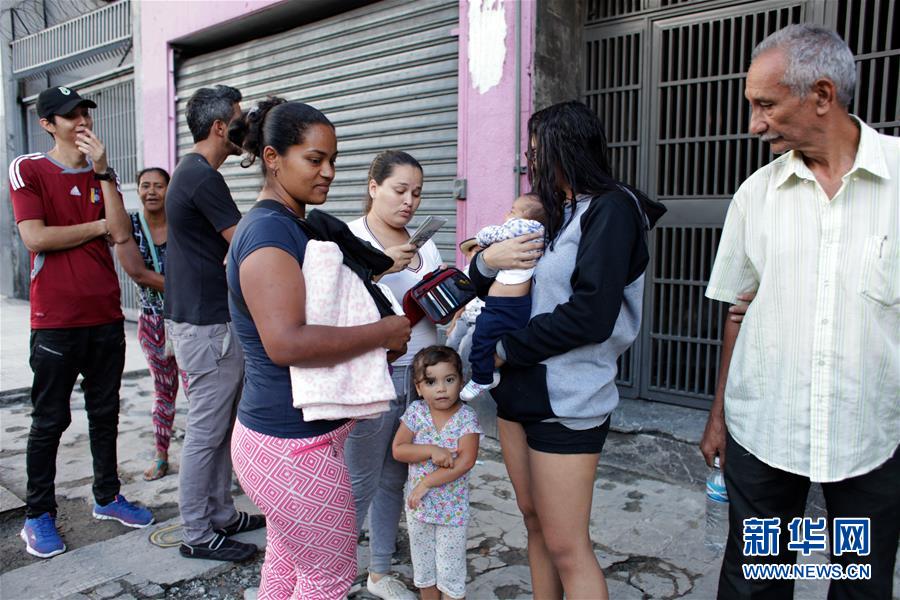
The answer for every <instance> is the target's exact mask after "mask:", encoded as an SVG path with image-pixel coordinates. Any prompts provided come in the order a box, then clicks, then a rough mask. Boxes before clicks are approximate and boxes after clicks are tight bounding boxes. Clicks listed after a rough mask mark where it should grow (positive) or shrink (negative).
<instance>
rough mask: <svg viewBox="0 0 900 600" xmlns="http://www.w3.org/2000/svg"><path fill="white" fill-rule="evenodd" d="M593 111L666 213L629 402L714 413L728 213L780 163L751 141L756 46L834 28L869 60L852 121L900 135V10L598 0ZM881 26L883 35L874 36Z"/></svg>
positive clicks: (778, 0)
mask: <svg viewBox="0 0 900 600" xmlns="http://www.w3.org/2000/svg"><path fill="white" fill-rule="evenodd" d="M588 11H589V13H588V22H587V26H586V29H585V42H586V61H585V73H584V78H583V84H584V98H585V101H586V102H587V103H588V104H589V106H591V107H592V108H593V109H594V110H595V111H596V112H597V114H598V115H599V116H600V117H601V119H602V120H603V122H604V124H605V126H606V128H607V132H608V134H609V138H610V149H611V154H612V159H613V166H614V168H615V169H616V171H617V175H618V176H619V177H621V178H622V179H623V180H625V181H627V182H629V183H632V184H635V185H637V186H638V187H640V188H641V189H643V190H645V191H646V192H647V193H648V194H649V195H650V196H651V197H653V198H655V199H658V200H661V201H663V202H664V203H665V204H666V205H667V207H668V208H669V213H668V214H667V215H666V217H665V219H664V220H663V221H662V222H661V224H660V225H659V226H658V227H657V228H656V229H655V230H654V232H653V236H652V239H651V262H650V266H649V267H648V271H647V289H646V296H645V300H644V319H643V321H644V322H643V330H642V333H641V336H640V338H639V340H638V342H637V343H636V344H635V346H634V347H633V348H632V350H631V351H629V353H627V354H626V355H625V356H623V357H622V359H621V360H620V365H619V366H620V371H619V380H618V382H619V385H620V389H621V390H622V394H623V395H624V396H632V397H634V396H639V397H642V398H647V399H651V400H658V401H664V402H671V403H677V404H683V405H688V406H695V407H701V408H706V407H708V406H709V403H710V402H711V400H712V397H713V394H714V391H715V382H716V377H717V372H718V364H719V358H720V351H721V339H722V325H723V323H724V317H725V309H726V307H725V306H724V305H723V304H721V303H718V302H711V301H709V300H707V299H706V298H705V297H704V291H705V289H706V285H707V283H708V278H709V274H710V272H711V270H712V263H713V260H714V258H715V253H716V249H717V247H718V242H719V237H720V235H721V231H722V223H723V222H724V219H725V212H726V211H727V208H728V203H729V201H730V198H731V196H732V195H733V194H734V192H735V190H736V189H737V188H738V186H739V185H740V183H741V182H742V181H743V180H744V179H746V178H747V177H748V176H749V175H750V174H751V173H753V172H754V171H755V170H756V169H758V168H759V167H761V166H762V165H764V164H765V163H767V162H769V161H771V160H772V158H773V156H772V154H771V153H770V151H769V149H768V146H766V145H765V144H761V143H760V142H759V141H758V140H757V139H756V138H755V137H754V136H752V135H750V134H749V132H748V127H749V116H750V115H749V105H748V103H747V101H746V100H745V99H744V97H743V93H744V80H745V77H746V71H747V68H748V66H749V63H750V55H751V52H752V50H753V47H754V46H755V45H756V44H757V43H758V42H760V41H762V39H763V38H765V37H766V36H767V35H769V34H770V33H772V32H774V31H776V30H778V29H780V28H782V27H784V26H786V25H788V24H790V23H799V22H812V23H820V24H824V25H825V26H827V27H831V28H833V29H835V30H836V31H837V32H838V33H839V34H840V35H841V36H842V37H843V38H844V39H845V40H846V41H847V43H848V44H849V45H850V48H851V49H852V50H853V52H854V55H855V56H856V59H857V65H858V68H859V70H858V82H857V91H856V95H855V98H854V103H853V105H852V106H851V110H852V112H854V113H855V114H857V115H859V116H860V117H861V118H862V119H863V120H864V121H866V122H868V123H869V124H871V125H872V126H873V127H875V128H876V129H879V130H881V131H883V132H884V133H887V134H890V135H898V134H900V121H898V119H900V100H898V92H897V90H898V87H900V82H898V73H900V9H898V7H897V6H896V3H895V2H894V1H892V0H866V1H858V0H828V1H825V2H821V1H818V0H810V1H807V0H795V1H786V0H767V1H756V2H751V1H746V2H741V3H736V2H723V1H716V0H682V1H680V2H679V1H677V0H590V2H589V6H588ZM876 24H877V26H876Z"/></svg>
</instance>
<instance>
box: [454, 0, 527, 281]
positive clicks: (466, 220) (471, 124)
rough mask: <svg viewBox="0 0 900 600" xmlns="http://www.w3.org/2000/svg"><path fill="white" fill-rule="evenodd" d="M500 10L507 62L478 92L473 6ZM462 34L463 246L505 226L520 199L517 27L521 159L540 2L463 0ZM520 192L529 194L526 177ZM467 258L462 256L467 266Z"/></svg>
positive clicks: (459, 216) (460, 222)
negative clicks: (497, 226)
mask: <svg viewBox="0 0 900 600" xmlns="http://www.w3.org/2000/svg"><path fill="white" fill-rule="evenodd" d="M517 1H520V2H521V24H517V22H516V6H515V4H516V2H517ZM472 2H478V3H482V6H483V7H484V6H486V7H488V8H491V7H492V8H496V7H497V6H499V5H503V9H504V11H505V17H506V26H507V27H506V32H507V33H506V44H505V45H506V56H505V60H504V63H503V71H502V77H501V79H500V81H499V83H497V85H496V86H494V87H491V88H490V89H488V90H486V91H484V92H483V93H482V91H480V90H479V89H476V86H475V82H474V81H473V77H472V74H471V73H470V66H469V50H470V49H469V42H470V31H472V30H471V29H470V28H471V27H472V26H473V25H474V24H471V23H469V9H470V6H469V4H470V3H472ZM459 12H460V30H459V33H460V35H459V124H458V142H457V147H458V159H457V177H460V178H465V179H466V180H467V187H468V190H467V198H466V199H465V200H462V201H459V202H457V229H456V231H457V234H456V235H457V244H458V243H459V242H461V241H462V240H464V239H467V238H470V237H472V236H474V235H475V233H477V232H478V230H479V229H481V228H482V227H484V226H485V225H491V224H496V223H500V222H502V220H503V216H504V214H505V213H506V211H507V210H509V205H510V204H511V203H512V201H513V199H514V194H515V178H516V177H517V175H516V174H515V172H514V168H515V166H516V164H522V165H524V164H525V160H524V158H520V159H519V162H518V163H517V162H516V156H515V151H516V145H515V138H516V118H517V115H516V114H515V106H516V27H521V36H522V37H521V51H520V57H519V61H518V67H519V70H520V72H521V89H520V90H519V92H520V94H521V96H520V98H521V100H520V102H521V104H520V112H519V115H518V119H519V122H520V123H521V129H520V135H521V145H520V149H519V152H520V156H521V152H524V151H525V149H526V148H527V146H526V141H527V136H528V129H527V122H528V117H529V116H530V115H531V111H532V92H531V90H532V65H533V56H534V21H535V1H534V0H460V3H459ZM520 189H521V190H522V191H526V190H528V189H529V188H528V182H527V178H526V177H525V176H521V177H520ZM461 260H462V256H461V255H459V254H458V255H457V263H458V264H461Z"/></svg>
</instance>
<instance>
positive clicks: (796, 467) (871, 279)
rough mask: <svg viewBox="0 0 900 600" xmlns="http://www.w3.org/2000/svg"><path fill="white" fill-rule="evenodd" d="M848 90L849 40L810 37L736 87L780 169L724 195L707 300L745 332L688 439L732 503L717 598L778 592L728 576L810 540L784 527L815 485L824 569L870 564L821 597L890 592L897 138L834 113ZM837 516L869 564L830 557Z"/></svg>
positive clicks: (783, 47) (899, 317)
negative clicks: (696, 441)
mask: <svg viewBox="0 0 900 600" xmlns="http://www.w3.org/2000/svg"><path fill="white" fill-rule="evenodd" d="M855 79H856V70H855V64H854V59H853V55H852V53H851V52H850V49H849V48H848V47H847V45H846V44H845V43H844V42H843V41H842V40H841V39H840V38H839V37H838V36H837V35H836V34H835V33H834V32H832V31H828V30H825V29H822V28H819V27H813V26H808V25H792V26H790V27H787V28H785V29H782V30H780V31H778V32H776V33H774V34H772V35H771V36H769V37H768V38H766V39H765V40H763V42H761V43H760V44H759V46H757V48H756V49H755V50H754V53H753V60H752V63H751V65H750V70H749V72H748V74H747V83H746V91H745V95H746V97H747V99H748V100H749V102H750V105H751V119H750V131H751V133H753V134H754V135H757V136H759V137H760V139H761V140H762V141H765V142H768V143H769V144H771V147H772V150H773V151H774V152H775V153H776V154H781V156H779V157H778V158H777V159H776V160H774V161H772V162H771V163H769V164H768V165H766V166H764V167H763V168H761V169H760V170H758V171H757V172H756V173H754V174H753V175H751V176H750V178H748V179H747V180H746V181H745V182H744V183H743V185H741V187H740V189H738V191H737V193H736V194H735V196H734V199H733V201H732V203H731V206H730V207H729V210H728V216H727V217H726V220H725V227H724V231H723V233H722V241H721V244H720V246H719V250H718V255H717V256H716V262H715V265H714V267H713V272H712V275H711V277H710V282H709V287H708V288H707V291H706V295H707V296H708V297H710V298H713V299H715V300H720V301H722V302H728V303H731V304H735V303H736V302H737V301H738V295H739V294H741V293H745V292H753V291H756V292H757V295H756V298H755V300H754V301H753V303H752V305H751V306H750V308H749V310H748V311H747V314H746V317H745V318H744V321H743V323H741V324H738V323H735V322H733V321H729V322H728V323H727V324H726V328H725V339H724V348H723V352H722V363H721V366H720V372H719V385H718V387H717V393H716V397H715V401H714V403H713V407H712V410H711V412H710V416H709V421H708V423H707V426H706V431H705V433H704V436H703V440H702V442H701V450H702V452H703V454H704V456H705V458H706V460H707V462H708V463H710V464H711V463H712V461H713V457H714V456H716V455H718V456H719V458H720V461H721V463H722V464H723V468H724V471H725V482H726V486H727V489H728V495H729V497H730V500H731V505H730V516H729V522H730V525H731V528H730V529H731V530H730V533H729V537H728V543H727V546H726V550H725V558H724V562H723V565H722V573H721V577H720V580H719V598H729V599H731V598H750V597H754V598H761V597H765V598H790V597H791V596H792V594H793V581H792V580H752V579H750V580H748V579H747V578H745V577H744V573H743V571H742V565H743V564H749V563H791V564H792V563H795V562H796V549H797V548H798V546H797V545H796V544H791V542H797V541H800V542H802V541H803V537H804V535H805V534H806V533H809V532H807V531H805V530H802V529H793V530H792V529H790V528H789V524H790V523H791V521H792V520H794V519H795V518H801V517H802V516H803V512H804V507H805V504H806V496H807V492H808V490H809V485H810V481H816V482H821V483H822V487H823V490H824V494H825V500H826V504H827V509H828V521H827V531H828V535H829V537H830V538H831V541H832V547H831V562H832V563H835V564H842V565H843V566H846V565H848V564H850V563H865V564H868V565H870V566H871V579H869V580H861V581H850V580H845V581H838V580H835V581H832V583H831V589H830V592H829V598H863V597H865V598H886V599H889V598H890V597H891V593H892V592H891V587H892V579H893V570H894V561H895V556H896V552H897V541H898V536H900V508H898V507H900V457H898V456H897V454H898V453H897V446H898V443H900V383H898V379H900V374H898V368H900V354H898V339H900V239H898V234H900V139H898V138H895V137H889V136H885V135H879V134H878V133H877V132H876V131H875V130H874V129H872V128H871V127H869V126H868V125H866V124H865V123H863V122H862V121H861V120H860V119H859V118H857V117H856V116H854V115H851V114H849V112H848V110H847V106H848V104H849V102H850V100H851V98H852V94H853V91H854V88H855ZM726 455H727V457H728V463H727V467H725V466H724V465H725V457H726ZM776 517H777V518H779V519H780V540H779V541H778V542H776V547H775V548H773V549H772V552H771V553H770V554H769V555H767V556H745V555H744V551H745V550H746V548H745V546H744V544H743V533H744V526H745V524H744V519H748V518H758V519H773V518H776ZM849 518H863V519H869V520H870V521H869V523H870V526H869V529H868V532H869V536H870V539H869V541H870V545H869V548H868V550H869V553H868V555H864V550H863V548H862V546H861V545H860V546H855V544H856V542H857V541H859V542H860V543H861V542H862V541H864V540H854V547H853V548H852V549H851V550H850V551H847V549H846V548H841V547H838V548H835V547H834V544H835V542H836V540H835V533H837V534H838V535H840V532H839V531H838V530H837V529H836V528H835V523H834V521H835V519H841V520H843V519H849ZM770 523H771V521H770ZM821 525H822V535H821V536H820V539H821V540H822V543H823V544H824V539H825V537H824V529H825V525H824V524H821ZM838 525H843V523H842V522H840V521H839V522H838ZM798 538H800V539H799V540H798ZM789 545H790V547H789ZM801 547H802V546H801ZM836 550H837V552H836ZM841 550H844V551H843V552H842V551H841ZM853 550H855V552H854V551H853ZM751 554H752V553H751Z"/></svg>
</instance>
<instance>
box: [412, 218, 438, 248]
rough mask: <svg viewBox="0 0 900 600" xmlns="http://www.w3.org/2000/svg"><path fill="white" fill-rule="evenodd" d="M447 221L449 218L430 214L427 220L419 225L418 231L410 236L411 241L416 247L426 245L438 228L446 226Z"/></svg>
mask: <svg viewBox="0 0 900 600" xmlns="http://www.w3.org/2000/svg"><path fill="white" fill-rule="evenodd" d="M446 222H447V219H445V218H444V217H435V216H433V215H432V216H429V217H428V218H427V219H425V221H424V222H423V223H422V224H421V225H419V228H418V229H416V232H415V233H413V234H412V236H410V238H409V243H410V244H412V245H413V246H415V247H416V248H421V247H422V246H424V245H425V242H427V241H428V240H430V239H431V238H432V236H434V234H435V233H437V232H438V230H439V229H440V228H441V227H443V226H444V224H445V223H446Z"/></svg>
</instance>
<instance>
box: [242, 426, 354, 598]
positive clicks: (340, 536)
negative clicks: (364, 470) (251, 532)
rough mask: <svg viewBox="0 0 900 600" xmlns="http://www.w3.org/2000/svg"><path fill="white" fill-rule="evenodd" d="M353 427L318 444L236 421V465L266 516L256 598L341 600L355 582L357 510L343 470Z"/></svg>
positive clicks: (319, 439)
mask: <svg viewBox="0 0 900 600" xmlns="http://www.w3.org/2000/svg"><path fill="white" fill-rule="evenodd" d="M353 425H354V421H351V422H349V423H347V424H345V425H343V426H341V427H339V428H338V429H335V430H334V431H332V432H329V433H327V434H325V435H320V436H318V437H313V438H302V439H292V438H277V437H272V436H268V435H264V434H262V433H257V432H256V431H252V430H250V429H247V428H246V427H244V426H243V425H241V422H240V421H239V420H238V421H235V424H234V432H233V434H232V438H231V460H232V462H233V464H234V470H235V472H236V473H237V476H238V479H239V480H240V482H241V488H243V490H244V491H245V492H246V493H247V496H249V497H250V499H251V500H252V501H253V503H254V504H256V506H258V507H259V509H260V510H261V511H262V512H263V514H264V515H266V525H267V533H266V559H265V562H263V566H262V573H261V581H260V584H259V600H284V599H287V598H293V599H299V598H303V599H304V600H314V599H315V600H318V599H322V600H337V599H341V600H343V599H344V598H346V597H347V592H348V590H349V589H350V586H351V585H352V583H353V580H354V578H355V577H356V535H357V533H356V509H355V507H354V504H353V493H352V491H351V488H350V475H349V474H348V472H347V466H346V465H345V464H344V441H345V440H346V439H347V435H348V434H349V433H350V430H351V429H352V428H353Z"/></svg>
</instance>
